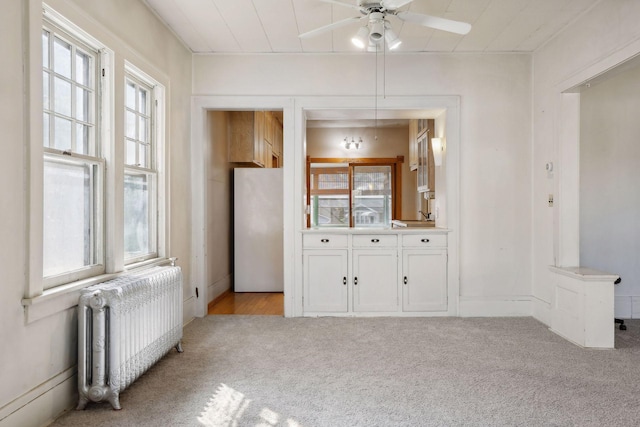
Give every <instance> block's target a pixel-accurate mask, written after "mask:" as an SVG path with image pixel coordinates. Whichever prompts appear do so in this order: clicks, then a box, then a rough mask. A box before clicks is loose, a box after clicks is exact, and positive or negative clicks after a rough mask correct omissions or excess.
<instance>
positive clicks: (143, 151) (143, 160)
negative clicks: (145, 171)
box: [138, 144, 149, 168]
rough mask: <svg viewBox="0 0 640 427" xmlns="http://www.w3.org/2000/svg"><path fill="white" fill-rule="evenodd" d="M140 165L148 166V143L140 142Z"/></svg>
mask: <svg viewBox="0 0 640 427" xmlns="http://www.w3.org/2000/svg"><path fill="white" fill-rule="evenodd" d="M138 148H139V150H140V151H139V152H138V166H140V167H142V168H148V167H149V165H148V164H147V159H148V158H149V155H148V154H149V146H148V145H146V144H138Z"/></svg>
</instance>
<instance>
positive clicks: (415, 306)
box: [402, 249, 447, 311]
mask: <svg viewBox="0 0 640 427" xmlns="http://www.w3.org/2000/svg"><path fill="white" fill-rule="evenodd" d="M402 274H403V277H402V284H403V286H402V310H404V311H444V310H447V253H446V252H445V251H426V250H422V249H405V250H403V251H402Z"/></svg>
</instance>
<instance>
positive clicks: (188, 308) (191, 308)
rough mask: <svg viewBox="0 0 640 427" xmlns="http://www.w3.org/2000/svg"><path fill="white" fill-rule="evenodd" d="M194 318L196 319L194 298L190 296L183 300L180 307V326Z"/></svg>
mask: <svg viewBox="0 0 640 427" xmlns="http://www.w3.org/2000/svg"><path fill="white" fill-rule="evenodd" d="M194 317H196V298H195V297H194V296H190V297H189V298H187V299H186V300H184V303H183V305H182V324H183V325H186V324H187V323H189V322H190V321H191V320H192V319H193V318H194Z"/></svg>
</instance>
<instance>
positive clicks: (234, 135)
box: [229, 111, 264, 167]
mask: <svg viewBox="0 0 640 427" xmlns="http://www.w3.org/2000/svg"><path fill="white" fill-rule="evenodd" d="M229 133H230V136H229V162H231V163H253V164H254V165H257V166H261V167H264V136H263V134H264V112H262V111H255V112H254V111H230V112H229Z"/></svg>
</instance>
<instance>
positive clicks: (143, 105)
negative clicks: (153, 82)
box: [138, 88, 149, 114]
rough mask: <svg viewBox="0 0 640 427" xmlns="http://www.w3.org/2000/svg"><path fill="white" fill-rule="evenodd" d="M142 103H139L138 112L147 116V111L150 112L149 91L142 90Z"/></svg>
mask: <svg viewBox="0 0 640 427" xmlns="http://www.w3.org/2000/svg"><path fill="white" fill-rule="evenodd" d="M139 93H140V102H139V103H138V111H139V112H140V113H142V114H147V111H148V110H149V107H148V105H147V99H149V96H148V94H147V91H146V90H144V89H142V88H140V92H139Z"/></svg>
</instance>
